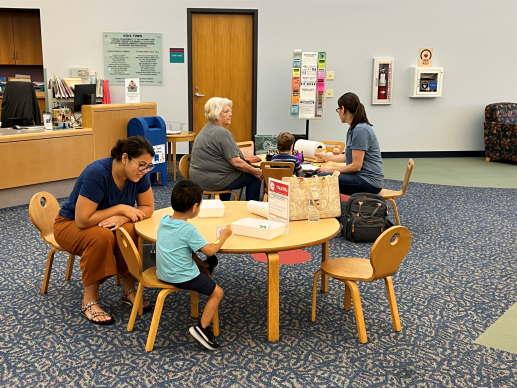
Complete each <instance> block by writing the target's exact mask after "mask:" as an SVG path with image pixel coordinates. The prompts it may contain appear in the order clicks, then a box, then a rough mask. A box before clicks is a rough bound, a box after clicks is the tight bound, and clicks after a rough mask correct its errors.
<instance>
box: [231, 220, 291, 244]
mask: <svg viewBox="0 0 517 388" xmlns="http://www.w3.org/2000/svg"><path fill="white" fill-rule="evenodd" d="M261 224H262V225H264V224H267V225H268V228H267V229H262V228H260V225H261ZM284 229H285V224H284V223H282V222H275V221H266V220H258V219H256V218H243V219H242V220H239V221H235V222H232V232H233V234H236V235H241V236H247V237H255V238H261V239H263V240H272V239H274V238H276V237H278V236H281V235H282V234H284Z"/></svg>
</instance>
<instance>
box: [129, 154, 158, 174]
mask: <svg viewBox="0 0 517 388" xmlns="http://www.w3.org/2000/svg"><path fill="white" fill-rule="evenodd" d="M128 156H129V155H128ZM130 158H131V160H133V161H134V162H135V163H136V164H138V171H145V170H149V171H151V170H152V169H153V168H154V164H152V163H149V164H140V163H139V162H138V161H136V160H135V159H133V157H131V156H130Z"/></svg>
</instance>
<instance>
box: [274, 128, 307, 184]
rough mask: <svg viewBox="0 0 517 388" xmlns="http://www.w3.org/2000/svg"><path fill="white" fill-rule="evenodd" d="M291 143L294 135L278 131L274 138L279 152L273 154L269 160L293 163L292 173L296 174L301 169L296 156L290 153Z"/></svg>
mask: <svg viewBox="0 0 517 388" xmlns="http://www.w3.org/2000/svg"><path fill="white" fill-rule="evenodd" d="M293 145H294V136H293V135H291V134H290V133H289V132H280V133H279V134H278V137H277V139H276V148H277V149H278V152H279V154H277V155H273V157H272V158H271V161H272V162H292V163H294V173H295V174H297V175H298V173H300V172H302V171H303V169H302V166H300V161H299V160H298V158H297V157H296V156H294V155H291V152H293ZM282 168H286V167H282Z"/></svg>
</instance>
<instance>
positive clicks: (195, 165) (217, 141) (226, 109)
mask: <svg viewBox="0 0 517 388" xmlns="http://www.w3.org/2000/svg"><path fill="white" fill-rule="evenodd" d="M232 105H233V103H232V101H231V100H228V99H227V98H220V97H212V98H211V99H210V100H208V101H207V103H206V104H205V117H206V118H207V119H208V120H209V121H210V122H209V123H207V124H206V125H205V126H204V127H203V129H201V132H199V134H198V135H197V137H196V140H195V141H194V147H193V148H192V157H191V163H190V170H189V177H190V179H191V180H193V181H194V182H196V183H198V184H199V185H200V186H201V187H202V188H203V190H205V191H219V190H234V189H240V188H242V187H246V200H247V201H250V200H254V201H258V200H259V196H260V185H261V183H262V170H261V169H260V168H255V167H252V166H250V165H249V164H248V163H246V161H245V160H244V156H243V155H242V152H241V150H240V149H239V146H238V145H237V143H236V142H235V138H234V137H233V135H232V133H231V132H230V131H229V130H227V129H226V128H225V127H226V126H227V125H229V124H231V123H232ZM220 198H221V200H222V201H229V200H230V194H221V195H220Z"/></svg>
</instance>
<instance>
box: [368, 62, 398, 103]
mask: <svg viewBox="0 0 517 388" xmlns="http://www.w3.org/2000/svg"><path fill="white" fill-rule="evenodd" d="M394 62H395V61H394V59H393V58H373V87H372V105H388V104H391V99H392V95H393V65H394Z"/></svg>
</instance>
